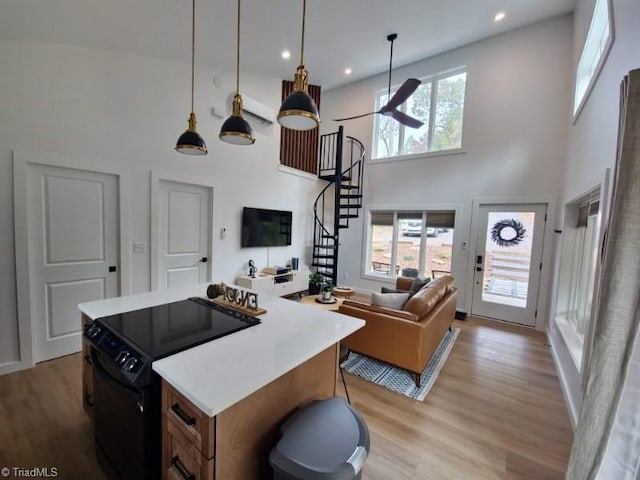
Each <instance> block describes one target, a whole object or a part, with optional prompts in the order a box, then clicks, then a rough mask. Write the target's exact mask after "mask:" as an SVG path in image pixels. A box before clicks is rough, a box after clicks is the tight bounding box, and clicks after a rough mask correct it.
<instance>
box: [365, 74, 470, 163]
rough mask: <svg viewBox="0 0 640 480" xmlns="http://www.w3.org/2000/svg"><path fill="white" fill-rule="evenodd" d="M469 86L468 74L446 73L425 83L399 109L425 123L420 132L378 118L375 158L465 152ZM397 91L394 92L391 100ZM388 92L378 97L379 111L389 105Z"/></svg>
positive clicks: (375, 134) (377, 105)
mask: <svg viewBox="0 0 640 480" xmlns="http://www.w3.org/2000/svg"><path fill="white" fill-rule="evenodd" d="M466 83H467V73H466V72H460V71H458V72H456V73H454V74H451V73H447V74H443V75H440V76H437V77H433V78H429V79H426V80H425V79H423V80H422V84H421V85H420V86H419V87H418V89H417V90H416V91H415V92H414V93H413V95H411V97H409V99H408V100H407V101H406V102H405V103H403V104H402V105H400V107H398V109H399V110H401V111H403V112H405V113H406V114H408V115H410V116H412V117H414V118H417V119H419V120H422V121H423V122H424V125H423V126H422V127H420V128H410V127H405V126H404V125H401V124H400V123H398V122H396V121H395V120H393V119H392V118H390V117H387V116H384V115H376V120H375V122H374V135H373V149H372V150H373V154H374V156H373V158H389V157H398V156H402V155H412V154H420V153H428V152H442V151H446V150H455V149H459V148H462V118H463V113H464V97H465V89H466ZM395 92H396V89H393V90H392V91H391V96H393V94H394V93H395ZM388 99H389V97H388V95H387V90H386V89H385V90H382V91H379V92H378V93H377V94H376V105H375V109H376V111H377V110H379V109H380V108H381V107H382V106H383V105H386V103H387V101H388Z"/></svg>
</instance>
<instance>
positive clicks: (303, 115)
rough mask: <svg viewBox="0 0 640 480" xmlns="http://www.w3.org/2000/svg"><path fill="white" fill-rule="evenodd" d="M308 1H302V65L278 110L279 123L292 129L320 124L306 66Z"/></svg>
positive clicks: (306, 128)
mask: <svg viewBox="0 0 640 480" xmlns="http://www.w3.org/2000/svg"><path fill="white" fill-rule="evenodd" d="M306 13H307V2H306V0H303V1H302V43H301V47H300V65H299V66H298V68H297V70H296V73H295V75H294V82H293V92H292V93H291V94H290V95H289V96H288V97H287V98H285V99H284V102H282V106H281V107H280V111H279V112H278V123H280V125H282V126H283V127H285V128H290V129H291V130H311V129H312V128H316V127H318V126H319V125H320V115H318V107H317V106H316V102H314V101H313V98H311V96H310V95H309V72H307V69H306V67H305V66H304V26H305V17H306Z"/></svg>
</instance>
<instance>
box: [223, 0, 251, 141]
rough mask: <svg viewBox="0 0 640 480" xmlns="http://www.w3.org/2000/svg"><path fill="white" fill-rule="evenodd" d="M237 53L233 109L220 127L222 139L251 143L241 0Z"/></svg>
mask: <svg viewBox="0 0 640 480" xmlns="http://www.w3.org/2000/svg"><path fill="white" fill-rule="evenodd" d="M237 35H238V38H237V42H236V45H237V51H236V52H237V53H236V94H235V95H234V96H233V111H232V113H231V116H230V117H229V118H227V119H226V120H225V122H224V123H223V124H222V128H221V129H220V135H219V137H220V140H222V141H223V142H227V143H233V144H235V145H251V144H253V143H254V142H255V141H256V139H255V137H254V136H253V129H252V128H251V125H249V122H247V121H246V120H245V119H244V118H242V96H241V95H240V0H238V30H237Z"/></svg>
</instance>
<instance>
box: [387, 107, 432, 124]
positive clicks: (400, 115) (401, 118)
mask: <svg viewBox="0 0 640 480" xmlns="http://www.w3.org/2000/svg"><path fill="white" fill-rule="evenodd" d="M390 115H391V117H392V118H395V119H396V120H397V121H398V122H400V123H401V124H403V125H406V126H407V127H411V128H420V127H421V126H422V125H424V122H421V121H420V120H418V119H416V118H413V117H410V116H409V115H407V114H406V113H404V112H401V111H400V110H392V111H391V113H390Z"/></svg>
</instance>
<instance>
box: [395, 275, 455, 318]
mask: <svg viewBox="0 0 640 480" xmlns="http://www.w3.org/2000/svg"><path fill="white" fill-rule="evenodd" d="M452 286H453V278H452V277H451V276H449V275H447V276H444V277H440V278H437V279H435V280H434V281H433V282H430V283H429V284H428V285H427V286H425V287H424V288H423V289H422V290H420V291H419V292H418V293H416V294H415V295H414V296H413V297H411V298H410V299H409V301H408V302H407V303H405V305H404V307H403V308H402V309H403V310H405V311H407V312H411V313H415V314H416V315H417V316H418V317H420V318H422V317H424V316H425V315H427V314H428V313H429V312H430V311H431V310H433V307H435V306H436V305H437V303H438V302H439V301H440V300H442V298H443V297H444V296H445V295H446V294H447V293H449V291H450V290H451V288H452Z"/></svg>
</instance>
